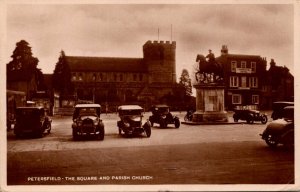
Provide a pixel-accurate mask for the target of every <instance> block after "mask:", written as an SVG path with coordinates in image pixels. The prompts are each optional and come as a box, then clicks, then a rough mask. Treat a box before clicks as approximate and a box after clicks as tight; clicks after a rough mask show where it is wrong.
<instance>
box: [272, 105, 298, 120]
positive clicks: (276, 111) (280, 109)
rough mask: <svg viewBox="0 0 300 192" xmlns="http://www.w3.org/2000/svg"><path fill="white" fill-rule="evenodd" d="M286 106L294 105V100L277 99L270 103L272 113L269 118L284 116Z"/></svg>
mask: <svg viewBox="0 0 300 192" xmlns="http://www.w3.org/2000/svg"><path fill="white" fill-rule="evenodd" d="M287 106H294V102H289V101H277V102H274V103H273V105H272V109H273V113H272V115H271V118H272V119H273V120H276V119H280V118H283V116H284V108H285V107H287Z"/></svg>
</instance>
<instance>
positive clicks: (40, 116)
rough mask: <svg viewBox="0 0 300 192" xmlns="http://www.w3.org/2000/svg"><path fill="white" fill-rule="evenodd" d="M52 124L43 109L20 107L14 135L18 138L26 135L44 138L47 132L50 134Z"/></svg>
mask: <svg viewBox="0 0 300 192" xmlns="http://www.w3.org/2000/svg"><path fill="white" fill-rule="evenodd" d="M51 123H52V120H51V118H50V117H48V116H47V114H46V112H45V109H44V108H43V107H18V108H17V109H16V124H15V126H14V133H15V135H16V136H17V137H21V136H23V135H25V134H31V135H34V136H36V137H43V136H44V133H45V132H47V133H50V131H51Z"/></svg>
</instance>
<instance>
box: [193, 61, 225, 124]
mask: <svg viewBox="0 0 300 192" xmlns="http://www.w3.org/2000/svg"><path fill="white" fill-rule="evenodd" d="M196 62H197V63H198V64H199V68H198V71H197V72H196V73H195V79H196V82H195V84H194V85H193V86H194V88H195V89H196V112H195V113H194V114H193V119H192V121H193V122H199V123H218V122H228V117H227V112H226V111H225V109H224V89H225V86H224V78H223V77H224V75H223V68H222V66H221V65H220V64H219V63H217V62H216V61H215V60H213V61H206V58H205V57H204V56H203V55H197V59H196Z"/></svg>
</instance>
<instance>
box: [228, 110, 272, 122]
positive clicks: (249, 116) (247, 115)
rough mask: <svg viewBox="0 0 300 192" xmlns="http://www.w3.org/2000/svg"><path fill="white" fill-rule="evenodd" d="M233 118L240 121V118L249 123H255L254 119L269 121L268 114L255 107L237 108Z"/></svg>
mask: <svg viewBox="0 0 300 192" xmlns="http://www.w3.org/2000/svg"><path fill="white" fill-rule="evenodd" d="M234 112H235V113H234V114H233V120H234V122H238V121H239V120H244V121H247V123H250V124H252V123H254V121H260V122H261V123H262V124H266V123H267V122H268V117H267V115H266V114H263V113H260V112H259V111H257V110H253V109H238V110H237V109H236V110H234Z"/></svg>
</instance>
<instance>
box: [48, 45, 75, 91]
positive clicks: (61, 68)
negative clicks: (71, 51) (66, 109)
mask: <svg viewBox="0 0 300 192" xmlns="http://www.w3.org/2000/svg"><path fill="white" fill-rule="evenodd" d="M53 87H54V89H55V90H56V91H58V92H59V93H60V94H61V95H67V94H71V93H72V92H73V91H74V89H73V84H72V82H71V72H70V68H69V65H68V63H67V60H66V55H65V52H64V51H63V50H62V51H61V54H60V57H59V58H58V62H57V63H56V65H55V69H54V72H53Z"/></svg>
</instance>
